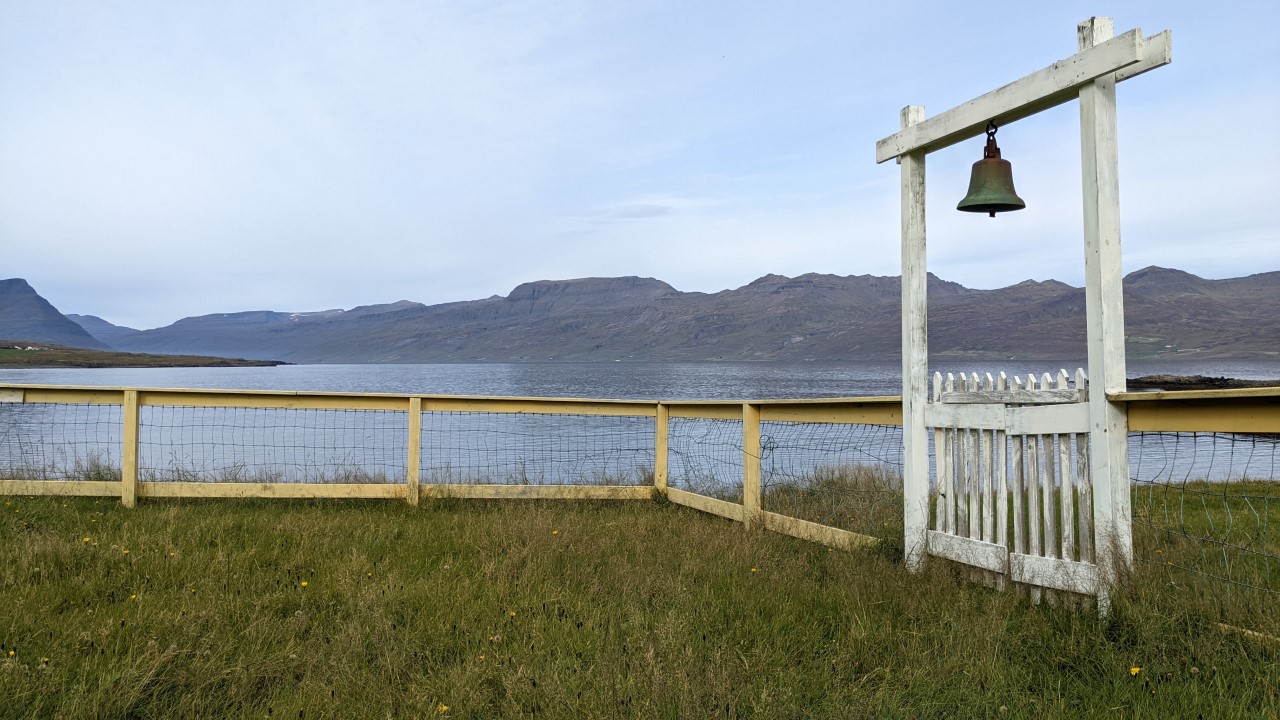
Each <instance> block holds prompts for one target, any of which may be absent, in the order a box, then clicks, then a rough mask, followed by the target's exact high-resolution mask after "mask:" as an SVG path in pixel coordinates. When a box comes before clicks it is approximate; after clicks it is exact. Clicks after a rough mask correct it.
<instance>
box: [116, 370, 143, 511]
mask: <svg viewBox="0 0 1280 720" xmlns="http://www.w3.org/2000/svg"><path fill="white" fill-rule="evenodd" d="M139 421H140V413H139V412H138V391H137V390H125V391H124V432H123V433H122V437H123V440H124V442H123V447H122V448H121V451H120V504H121V505H124V506H125V507H128V508H131V507H135V506H136V505H137V504H138V424H139Z"/></svg>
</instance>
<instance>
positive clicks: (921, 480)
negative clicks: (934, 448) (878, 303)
mask: <svg viewBox="0 0 1280 720" xmlns="http://www.w3.org/2000/svg"><path fill="white" fill-rule="evenodd" d="M923 120H924V108H923V107H922V106H919V105H908V106H907V107H905V108H903V109H902V115H901V122H902V127H903V128H904V129H905V128H910V127H912V126H914V125H917V124H919V123H920V122H921V121H923ZM901 190H902V443H903V451H902V468H903V482H902V485H903V487H902V491H903V519H902V527H903V548H904V552H905V563H906V566H907V569H908V570H911V571H913V572H914V571H918V570H920V569H921V568H922V567H923V564H924V560H925V555H926V553H927V545H926V543H927V542H928V538H927V536H926V535H925V533H926V532H928V524H929V435H928V430H927V429H926V427H925V421H924V409H925V407H926V405H928V400H929V366H928V365H929V345H928V342H929V336H928V317H927V314H926V310H927V306H928V301H927V295H926V293H927V287H928V286H927V275H926V273H927V267H926V261H925V197H924V190H925V153H924V152H919V153H909V154H905V155H902V164H901Z"/></svg>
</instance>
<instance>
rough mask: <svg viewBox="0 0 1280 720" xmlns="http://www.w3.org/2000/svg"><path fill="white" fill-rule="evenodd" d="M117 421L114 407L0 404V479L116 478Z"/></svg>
mask: <svg viewBox="0 0 1280 720" xmlns="http://www.w3.org/2000/svg"><path fill="white" fill-rule="evenodd" d="M122 419H123V412H122V410H121V408H120V406H119V405H100V404H89V403H77V404H65V403H3V404H0V478H4V479H12V480H102V481H118V480H120V472H121V470H120V467H121V463H120V454H121V432H122Z"/></svg>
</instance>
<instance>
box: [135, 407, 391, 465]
mask: <svg viewBox="0 0 1280 720" xmlns="http://www.w3.org/2000/svg"><path fill="white" fill-rule="evenodd" d="M408 434H409V425H408V415H407V414H406V413H403V412H395V411H387V410H317V409H294V408H290V409H277V408H247V407H189V406H179V405H162V406H146V407H143V408H142V409H141V423H140V427H139V431H138V476H139V480H141V481H143V482H173V481H185V482H253V483H401V482H404V480H405V477H406V474H407V473H406V467H407V464H406V462H407V457H408Z"/></svg>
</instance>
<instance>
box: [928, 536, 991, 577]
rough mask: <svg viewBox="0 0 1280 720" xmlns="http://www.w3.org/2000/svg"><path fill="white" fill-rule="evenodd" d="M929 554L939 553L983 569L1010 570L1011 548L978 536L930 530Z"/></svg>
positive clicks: (940, 555)
mask: <svg viewBox="0 0 1280 720" xmlns="http://www.w3.org/2000/svg"><path fill="white" fill-rule="evenodd" d="M929 554H931V555H937V556H938V557H943V558H946V559H948V560H953V561H955V562H958V563H963V564H965V565H972V566H973V567H976V568H982V569H983V570H991V571H993V572H998V573H1003V572H1006V571H1007V570H1008V563H1007V560H1008V557H1009V549H1008V548H1006V547H1004V546H1003V545H997V544H995V543H989V542H984V541H982V540H979V539H977V538H967V537H960V536H957V535H952V534H950V533H943V532H938V531H936V530H930V531H929Z"/></svg>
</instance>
